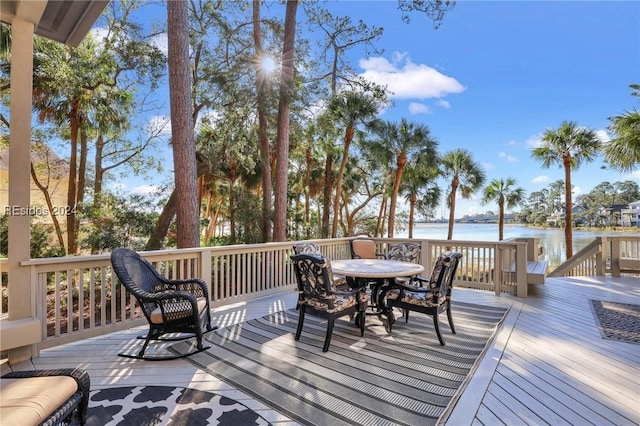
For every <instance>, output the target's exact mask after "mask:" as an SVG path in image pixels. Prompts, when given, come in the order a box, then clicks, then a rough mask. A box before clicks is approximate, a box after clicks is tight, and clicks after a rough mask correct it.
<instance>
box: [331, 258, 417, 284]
mask: <svg viewBox="0 0 640 426" xmlns="http://www.w3.org/2000/svg"><path fill="white" fill-rule="evenodd" d="M331 269H332V270H333V272H335V273H336V274H340V275H344V276H347V277H352V278H356V279H359V278H370V279H377V278H380V279H383V278H397V277H412V276H414V275H419V274H421V273H422V272H424V266H422V265H419V264H417V263H411V262H402V261H399V260H386V259H342V260H332V261H331Z"/></svg>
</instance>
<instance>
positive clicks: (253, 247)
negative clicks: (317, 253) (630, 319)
mask: <svg viewBox="0 0 640 426" xmlns="http://www.w3.org/2000/svg"><path fill="white" fill-rule="evenodd" d="M351 238H352V237H343V238H332V239H330V240H327V239H314V240H308V241H313V242H316V243H320V244H335V243H344V242H346V241H349V240H350V239H351ZM374 239H375V240H376V241H378V242H393V241H409V240H413V241H416V242H418V241H426V242H427V243H429V244H432V245H453V246H460V245H464V246H469V247H487V246H499V247H516V246H517V245H522V244H525V243H523V242H517V241H511V240H504V241H467V240H432V239H415V238H414V239H410V238H384V237H378V238H374ZM638 239H640V237H638ZM294 243H295V241H286V242H269V243H257V244H236V245H229V246H214V247H196V248H186V249H169V250H154V251H141V252H139V253H140V254H141V255H142V256H143V257H145V258H147V259H149V260H150V261H153V260H154V259H157V260H160V259H162V258H173V259H175V258H188V257H190V256H193V255H197V254H199V253H202V252H203V251H208V252H211V253H212V254H215V253H216V252H220V254H223V253H224V254H228V253H236V252H251V251H256V252H259V251H270V250H273V249H274V248H278V247H282V248H288V247H290V246H291V245H292V244H294ZM109 260H110V254H108V253H105V254H97V255H82V256H65V257H49V258H42V259H29V260H24V261H22V262H20V265H21V266H41V265H56V264H68V263H75V264H81V263H94V262H103V261H109ZM0 262H3V263H4V262H6V259H0Z"/></svg>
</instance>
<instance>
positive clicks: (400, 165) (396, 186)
mask: <svg viewBox="0 0 640 426" xmlns="http://www.w3.org/2000/svg"><path fill="white" fill-rule="evenodd" d="M396 163H397V168H396V178H395V180H394V182H393V191H392V192H391V204H390V205H389V227H388V229H387V233H388V234H387V235H388V238H393V232H394V230H395V222H396V204H397V203H398V193H399V192H400V183H401V182H402V173H403V172H404V166H405V165H406V164H407V155H406V154H404V153H400V155H398V160H397V162H396Z"/></svg>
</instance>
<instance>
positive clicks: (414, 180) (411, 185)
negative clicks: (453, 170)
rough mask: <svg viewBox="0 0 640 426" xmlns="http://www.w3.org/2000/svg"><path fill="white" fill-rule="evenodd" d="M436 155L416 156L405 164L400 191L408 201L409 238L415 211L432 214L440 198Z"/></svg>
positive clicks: (411, 234) (425, 214)
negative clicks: (416, 157) (437, 183)
mask: <svg viewBox="0 0 640 426" xmlns="http://www.w3.org/2000/svg"><path fill="white" fill-rule="evenodd" d="M436 158H437V157H427V156H418V159H417V160H416V161H412V162H411V163H410V164H408V165H407V167H406V169H405V173H404V175H403V177H402V184H401V185H400V192H401V193H403V194H405V195H406V200H407V201H408V202H409V238H413V227H414V224H415V213H416V211H418V212H420V213H422V214H423V215H424V216H429V217H431V216H433V211H434V209H435V208H436V207H437V206H438V201H439V200H440V187H439V186H437V185H436V179H437V177H438V176H439V174H440V171H439V170H438V167H437V166H436V165H435V163H436Z"/></svg>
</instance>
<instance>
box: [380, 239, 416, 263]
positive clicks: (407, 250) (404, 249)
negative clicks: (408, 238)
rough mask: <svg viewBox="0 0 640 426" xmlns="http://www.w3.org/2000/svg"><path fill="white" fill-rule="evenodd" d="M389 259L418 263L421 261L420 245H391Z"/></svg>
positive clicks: (388, 252)
mask: <svg viewBox="0 0 640 426" xmlns="http://www.w3.org/2000/svg"><path fill="white" fill-rule="evenodd" d="M387 259H389V260H401V261H403V262H411V263H418V262H419V261H420V245H419V244H415V243H400V244H389V250H388V251H387Z"/></svg>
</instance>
